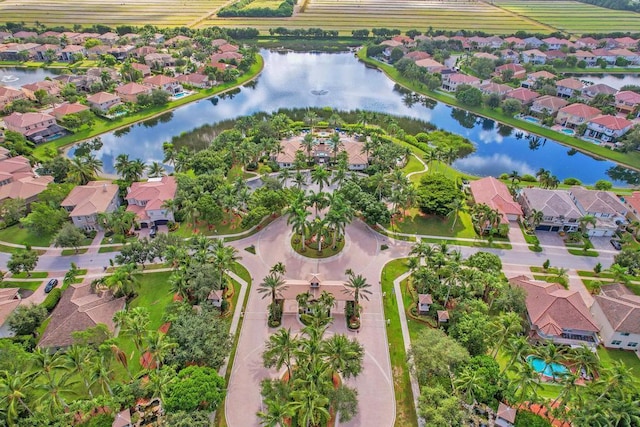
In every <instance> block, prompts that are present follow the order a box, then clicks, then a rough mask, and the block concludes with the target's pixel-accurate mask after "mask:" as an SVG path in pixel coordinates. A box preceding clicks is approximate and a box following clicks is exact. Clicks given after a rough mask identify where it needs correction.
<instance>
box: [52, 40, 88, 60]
mask: <svg viewBox="0 0 640 427" xmlns="http://www.w3.org/2000/svg"><path fill="white" fill-rule="evenodd" d="M86 55H87V50H86V49H85V48H84V46H80V45H75V44H70V45H67V46H65V47H64V49H62V50H61V51H60V53H59V54H58V59H59V60H60V61H64V62H75V61H76V59H77V58H80V57H85V56H86Z"/></svg>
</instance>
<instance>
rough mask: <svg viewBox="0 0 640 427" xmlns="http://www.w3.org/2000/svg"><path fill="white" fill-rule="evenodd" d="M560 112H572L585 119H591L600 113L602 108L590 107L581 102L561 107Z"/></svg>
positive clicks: (573, 114)
mask: <svg viewBox="0 0 640 427" xmlns="http://www.w3.org/2000/svg"><path fill="white" fill-rule="evenodd" d="M560 112H562V113H567V114H571V115H572V116H578V117H583V118H585V119H591V118H593V117H596V116H598V115H600V110H598V109H597V108H595V107H590V106H588V105H585V104H581V103H579V102H578V103H575V104H571V105H567V106H566V107H563V108H561V109H560Z"/></svg>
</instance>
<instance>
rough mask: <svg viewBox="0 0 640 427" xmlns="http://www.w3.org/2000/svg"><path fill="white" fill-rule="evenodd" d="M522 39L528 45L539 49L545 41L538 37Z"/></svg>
mask: <svg viewBox="0 0 640 427" xmlns="http://www.w3.org/2000/svg"><path fill="white" fill-rule="evenodd" d="M522 41H523V42H524V44H525V46H526V47H532V48H534V49H537V48H539V47H540V46H542V45H543V44H544V42H543V41H542V40H540V39H539V38H537V37H527V38H526V39H523V40H522Z"/></svg>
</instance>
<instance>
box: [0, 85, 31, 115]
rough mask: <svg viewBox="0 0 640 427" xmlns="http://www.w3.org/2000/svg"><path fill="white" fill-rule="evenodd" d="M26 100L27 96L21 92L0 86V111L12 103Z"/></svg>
mask: <svg viewBox="0 0 640 427" xmlns="http://www.w3.org/2000/svg"><path fill="white" fill-rule="evenodd" d="M26 98H27V96H26V95H25V94H24V92H23V91H21V90H18V89H14V88H12V87H9V86H0V110H4V109H5V108H6V107H8V106H9V105H11V103H12V102H14V101H17V100H19V99H26Z"/></svg>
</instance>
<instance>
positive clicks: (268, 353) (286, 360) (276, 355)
mask: <svg viewBox="0 0 640 427" xmlns="http://www.w3.org/2000/svg"><path fill="white" fill-rule="evenodd" d="M298 344H299V341H298V339H297V337H295V336H293V335H291V329H284V328H280V329H278V331H277V332H276V333H275V334H273V335H271V336H270V337H269V341H267V344H266V349H265V352H264V353H263V354H262V360H263V363H264V367H265V368H272V367H275V368H276V369H278V370H280V368H282V366H283V365H284V366H286V367H287V373H288V374H289V380H290V381H291V380H292V377H291V375H292V372H291V367H292V359H293V356H294V353H295V351H296V349H297V348H298Z"/></svg>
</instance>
